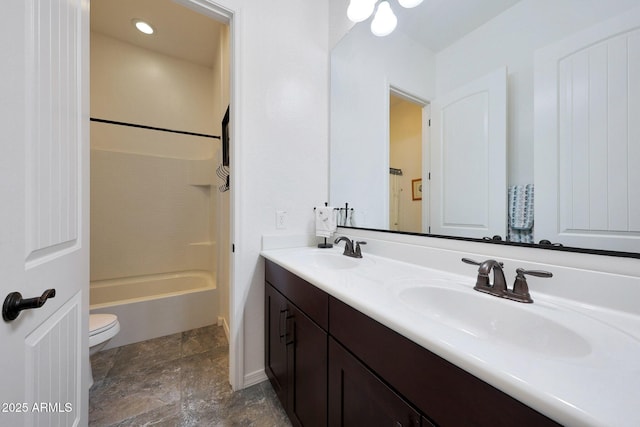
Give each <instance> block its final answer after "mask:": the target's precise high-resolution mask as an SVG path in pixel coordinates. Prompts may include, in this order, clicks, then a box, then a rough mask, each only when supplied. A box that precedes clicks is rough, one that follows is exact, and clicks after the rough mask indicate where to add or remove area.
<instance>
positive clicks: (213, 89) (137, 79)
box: [91, 0, 231, 346]
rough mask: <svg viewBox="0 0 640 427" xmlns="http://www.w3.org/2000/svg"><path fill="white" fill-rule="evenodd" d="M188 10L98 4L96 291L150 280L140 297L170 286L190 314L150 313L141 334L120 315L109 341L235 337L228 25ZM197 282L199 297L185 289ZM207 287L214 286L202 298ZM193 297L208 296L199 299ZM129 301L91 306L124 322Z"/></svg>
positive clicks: (141, 0) (94, 8)
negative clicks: (218, 330) (142, 29)
mask: <svg viewBox="0 0 640 427" xmlns="http://www.w3.org/2000/svg"><path fill="white" fill-rule="evenodd" d="M181 3H182V4H177V3H176V2H173V1H170V0H135V1H134V0H93V1H92V4H91V71H92V72H91V118H92V122H91V162H92V167H91V174H92V180H91V181H92V189H91V190H92V196H91V218H92V225H91V247H92V248H91V249H92V250H91V255H92V259H91V281H92V283H91V289H92V290H95V289H98V288H99V289H101V290H102V289H103V288H105V287H107V286H108V285H114V282H117V283H115V284H117V285H118V286H114V289H115V288H121V289H124V288H127V290H128V291H130V290H132V288H133V286H131V285H132V283H134V282H135V283H139V282H144V283H145V285H144V286H143V287H144V288H146V289H150V294H148V295H144V296H142V295H136V297H137V298H144V297H147V298H148V299H149V300H153V301H156V300H158V299H159V298H164V297H163V296H162V295H159V294H158V292H164V291H168V292H166V293H168V294H172V296H171V298H173V300H172V302H171V304H172V305H173V304H179V305H181V307H182V309H181V310H182V311H181V312H182V313H183V314H184V316H174V317H173V320H170V321H169V320H166V318H167V316H166V313H163V312H160V310H158V309H156V308H153V307H151V306H150V307H149V310H148V311H147V313H149V315H148V316H146V321H145V322H144V323H145V325H147V326H145V328H146V329H147V330H142V329H143V326H142V325H141V322H138V321H135V319H136V318H135V313H134V316H133V317H131V321H130V322H129V324H127V322H126V320H125V321H124V322H123V319H121V320H120V322H121V325H122V329H121V333H120V334H119V335H118V338H114V342H113V343H112V346H116V345H124V344H128V343H131V342H136V341H140V340H143V339H149V338H154V337H156V336H161V335H166V334H170V333H175V332H179V331H181V330H187V329H192V328H196V327H201V326H205V325H207V324H211V323H220V324H222V325H223V326H225V332H226V334H227V338H229V332H228V331H229V326H228V325H229V286H230V285H229V284H230V259H229V253H228V251H226V250H224V249H226V248H228V247H229V241H230V235H229V234H230V231H229V230H230V227H229V223H230V218H231V215H230V212H231V203H230V191H228V190H229V186H228V185H225V184H226V182H227V180H226V179H225V177H223V176H222V177H221V176H220V175H221V174H222V175H224V174H225V173H227V174H228V172H229V170H228V168H227V169H226V170H225V168H224V167H221V166H223V165H222V163H223V153H222V144H221V135H222V122H223V118H224V115H225V111H226V109H227V107H228V105H229V103H230V59H229V57H230V29H229V27H230V26H229V19H227V18H224V17H221V16H219V15H217V14H215V13H214V12H213V11H211V10H204V7H202V6H198V10H193V9H192V7H193V8H195V5H191V2H190V1H183V2H181ZM185 6H188V7H185ZM201 8H202V9H201ZM138 19H146V20H148V21H149V24H150V25H151V26H152V27H154V29H155V30H156V33H155V34H152V35H147V34H142V33H138V32H137V31H136V30H135V28H134V25H133V24H134V21H136V20H138ZM154 36H155V37H157V38H154ZM216 171H219V173H218V174H216ZM165 276H168V277H171V278H172V280H173V278H175V277H176V276H181V277H182V276H184V277H185V280H183V282H184V283H181V284H177V285H176V286H178V288H180V289H173V288H172V289H168V290H167V289H162V290H161V288H165V287H166V286H164V283H165V282H163V280H162V279H163V278H164V277H165ZM196 278H198V279H196ZM200 279H202V280H200ZM194 281H195V282H198V283H197V284H196V285H195V287H196V288H198V289H197V290H196V289H192V288H188V286H187V282H190V283H193V282H194ZM200 282H203V283H204V285H202V283H200ZM211 282H212V283H213V286H211V285H210V283H211ZM200 288H203V289H206V291H202V292H203V293H202V294H199V292H201V290H200ZM145 292H146V291H145ZM93 293H94V292H92V294H93ZM116 293H117V292H115V291H114V292H111V294H116ZM176 293H182V294H184V296H185V297H184V298H175V297H176V295H175V294H176ZM196 293H198V295H201V297H200V298H195V302H194V301H193V295H194V294H196ZM125 299H126V298H125V297H123V296H119V295H112V297H110V301H108V302H104V301H99V302H97V303H95V304H94V301H92V302H91V311H92V312H94V311H99V310H101V311H104V312H114V311H116V312H117V313H118V316H119V317H120V316H121V315H120V313H123V314H122V316H124V317H125V318H126V316H128V314H125V313H126V310H125V308H124V307H123V306H125V305H126V304H122V303H121V302H122V301H123V300H125ZM189 300H191V302H189ZM198 300H200V301H205V302H208V303H209V304H208V306H209V310H207V309H206V308H203V307H206V305H207V304H203V307H201V308H198V309H196V308H195V307H194V306H193V304H194V303H195V304H197V301H198ZM98 304H100V305H101V306H100V307H98V306H97V305H98ZM104 304H106V305H104ZM212 306H213V307H214V309H211V307H212ZM123 310H125V311H123ZM138 311H139V310H138ZM187 314H188V315H187ZM177 317H179V319H178V318H177ZM163 319H164V320H163ZM183 323H184V324H183Z"/></svg>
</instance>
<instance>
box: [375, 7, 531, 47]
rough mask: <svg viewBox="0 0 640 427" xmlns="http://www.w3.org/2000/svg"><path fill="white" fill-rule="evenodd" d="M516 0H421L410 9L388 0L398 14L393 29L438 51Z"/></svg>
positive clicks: (502, 10)
mask: <svg viewBox="0 0 640 427" xmlns="http://www.w3.org/2000/svg"><path fill="white" fill-rule="evenodd" d="M519 1H520V0H424V1H423V2H422V3H421V4H420V5H419V6H417V7H415V8H413V9H404V8H403V7H401V6H400V5H399V4H398V3H397V2H396V1H394V0H391V1H390V3H391V8H392V9H393V11H394V13H395V14H396V16H397V17H398V29H397V30H396V31H398V30H400V31H402V32H403V33H405V34H407V35H408V36H409V37H411V38H413V39H414V40H416V41H419V42H420V43H421V44H422V45H424V46H426V47H428V48H429V49H430V50H432V51H433V52H438V51H440V50H442V49H444V48H446V47H447V46H449V45H451V44H452V43H454V42H455V41H457V40H458V39H460V38H461V37H463V36H464V35H465V34H467V33H468V32H470V31H472V30H474V29H476V28H478V27H480V26H481V25H482V24H484V23H485V22H487V21H489V20H491V19H492V18H494V17H495V16H497V15H499V14H500V13H502V12H504V11H505V10H507V9H508V8H510V7H511V6H513V5H514V4H516V3H518V2H519ZM368 22H369V21H367V23H368Z"/></svg>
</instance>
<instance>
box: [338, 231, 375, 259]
mask: <svg viewBox="0 0 640 427" xmlns="http://www.w3.org/2000/svg"><path fill="white" fill-rule="evenodd" d="M341 241H344V252H343V253H342V255H346V256H350V257H352V258H362V249H360V245H366V244H367V242H355V248H354V246H353V241H352V240H351V239H349V238H348V237H345V236H340V237H338V238H337V239H336V240H335V242H333V243H334V244H336V245H337V244H338V243H339V242H341Z"/></svg>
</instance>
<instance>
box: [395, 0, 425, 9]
mask: <svg viewBox="0 0 640 427" xmlns="http://www.w3.org/2000/svg"><path fill="white" fill-rule="evenodd" d="M398 3H400V6H402V7H404V8H407V9H411V8H412V7H416V6H417V5H419V4H420V3H422V0H398Z"/></svg>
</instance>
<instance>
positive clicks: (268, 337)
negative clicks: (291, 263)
mask: <svg viewBox="0 0 640 427" xmlns="http://www.w3.org/2000/svg"><path fill="white" fill-rule="evenodd" d="M266 281H267V283H266V285H265V371H266V373H267V377H268V378H269V380H270V381H271V384H272V385H273V388H274V390H275V391H276V394H277V395H278V398H279V399H280V402H281V403H282V405H283V407H284V408H285V410H286V412H287V415H288V416H289V419H290V420H291V422H292V423H293V424H294V425H297V426H305V427H306V426H311V427H315V426H323V427H324V426H327V337H328V334H327V322H328V295H327V294H326V293H324V292H322V291H321V290H319V289H318V288H316V287H315V286H313V285H311V284H309V283H307V282H305V281H304V280H302V279H300V278H298V277H297V276H295V275H293V274H291V273H289V272H288V271H286V270H284V269H283V268H281V267H279V266H278V265H276V264H272V263H267V267H266Z"/></svg>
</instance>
